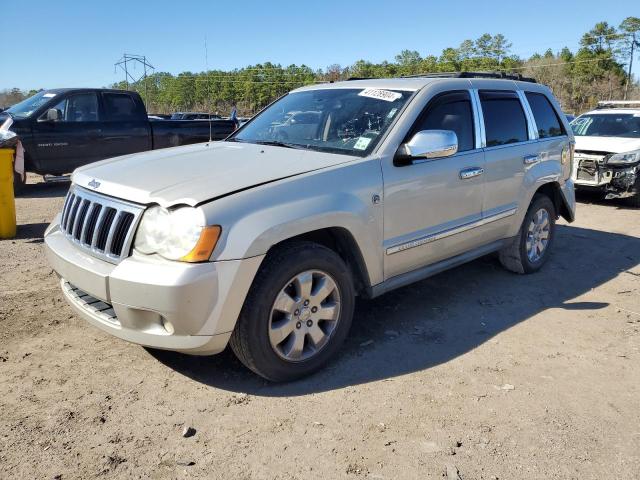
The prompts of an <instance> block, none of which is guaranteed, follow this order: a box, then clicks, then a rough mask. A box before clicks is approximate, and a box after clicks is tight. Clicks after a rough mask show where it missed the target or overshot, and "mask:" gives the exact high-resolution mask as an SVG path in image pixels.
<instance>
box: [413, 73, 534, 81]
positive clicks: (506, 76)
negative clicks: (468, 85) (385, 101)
mask: <svg viewBox="0 0 640 480" xmlns="http://www.w3.org/2000/svg"><path fill="white" fill-rule="evenodd" d="M402 78H498V79H505V80H518V81H520V82H530V83H538V82H537V81H536V79H535V78H531V77H523V76H522V75H521V74H519V73H507V72H438V73H418V74H416V75H405V76H403V77H402Z"/></svg>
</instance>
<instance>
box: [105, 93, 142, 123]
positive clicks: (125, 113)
mask: <svg viewBox="0 0 640 480" xmlns="http://www.w3.org/2000/svg"><path fill="white" fill-rule="evenodd" d="M103 98H104V107H105V110H106V112H107V117H108V118H109V120H135V119H137V116H138V115H137V111H136V110H137V109H136V104H135V102H134V101H133V99H132V98H131V97H130V96H129V95H127V94H125V93H105V94H103Z"/></svg>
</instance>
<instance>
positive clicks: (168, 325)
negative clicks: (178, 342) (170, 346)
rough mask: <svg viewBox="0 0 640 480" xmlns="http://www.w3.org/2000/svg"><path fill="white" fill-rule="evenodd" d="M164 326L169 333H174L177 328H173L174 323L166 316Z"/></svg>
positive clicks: (163, 319) (163, 320)
mask: <svg viewBox="0 0 640 480" xmlns="http://www.w3.org/2000/svg"><path fill="white" fill-rule="evenodd" d="M162 326H163V327H164V329H165V330H166V332H167V333H168V334H169V335H173V334H174V333H175V331H176V329H175V328H173V324H172V323H171V322H170V321H169V320H167V319H166V318H164V317H162Z"/></svg>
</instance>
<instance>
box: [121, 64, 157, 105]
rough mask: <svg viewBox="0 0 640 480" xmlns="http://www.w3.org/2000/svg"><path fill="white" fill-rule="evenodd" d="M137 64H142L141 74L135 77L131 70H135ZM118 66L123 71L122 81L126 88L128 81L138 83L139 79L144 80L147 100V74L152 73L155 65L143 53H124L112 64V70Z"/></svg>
mask: <svg viewBox="0 0 640 480" xmlns="http://www.w3.org/2000/svg"><path fill="white" fill-rule="evenodd" d="M138 66H142V74H141V75H139V76H137V77H136V76H135V75H134V74H132V72H131V71H132V70H136V69H137V67H138ZM118 67H120V69H121V70H122V71H124V81H125V83H126V85H127V89H128V88H129V82H131V83H138V82H140V80H143V81H144V97H145V99H146V100H147V101H149V97H148V96H147V93H148V92H147V76H148V74H150V73H153V71H154V70H155V67H154V66H153V65H151V64H150V63H149V62H148V61H147V57H146V56H144V55H133V54H130V53H125V54H124V55H122V58H121V59H120V60H118V61H117V62H116V63H115V64H114V70H117V69H118Z"/></svg>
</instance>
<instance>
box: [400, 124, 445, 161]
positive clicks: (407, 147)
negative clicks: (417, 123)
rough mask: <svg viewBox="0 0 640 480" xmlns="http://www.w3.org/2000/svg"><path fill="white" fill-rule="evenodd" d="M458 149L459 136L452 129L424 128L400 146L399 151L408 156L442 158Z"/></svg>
mask: <svg viewBox="0 0 640 480" xmlns="http://www.w3.org/2000/svg"><path fill="white" fill-rule="evenodd" d="M457 151H458V136H457V135H456V132H453V131H451V130H422V131H420V132H417V133H416V134H415V135H414V136H413V137H412V138H411V140H409V141H408V142H407V143H405V144H403V145H401V146H400V149H399V150H398V153H399V154H400V155H401V156H403V157H408V158H442V157H450V156H451V155H455V154H456V152H457Z"/></svg>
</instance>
